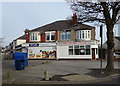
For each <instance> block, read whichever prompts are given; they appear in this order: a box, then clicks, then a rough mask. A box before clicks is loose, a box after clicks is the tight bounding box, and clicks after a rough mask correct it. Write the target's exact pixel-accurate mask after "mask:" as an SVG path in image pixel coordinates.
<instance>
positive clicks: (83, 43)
mask: <svg viewBox="0 0 120 86" xmlns="http://www.w3.org/2000/svg"><path fill="white" fill-rule="evenodd" d="M76 44H82V45H86V44H89V45H95V44H97V43H96V42H95V41H94V42H93V41H92V42H68V43H59V44H58V45H76Z"/></svg>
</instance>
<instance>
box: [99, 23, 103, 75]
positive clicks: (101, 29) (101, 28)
mask: <svg viewBox="0 0 120 86" xmlns="http://www.w3.org/2000/svg"><path fill="white" fill-rule="evenodd" d="M102 35H103V25H101V26H100V37H101V50H100V70H101V73H102V74H103V71H102V56H103V54H102V41H103V40H102V38H103V37H102Z"/></svg>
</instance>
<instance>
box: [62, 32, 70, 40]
mask: <svg viewBox="0 0 120 86" xmlns="http://www.w3.org/2000/svg"><path fill="white" fill-rule="evenodd" d="M61 39H62V40H70V31H67V32H62V33H61Z"/></svg>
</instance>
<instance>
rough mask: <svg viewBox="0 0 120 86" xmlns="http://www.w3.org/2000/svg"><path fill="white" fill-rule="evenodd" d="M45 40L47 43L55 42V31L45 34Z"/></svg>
mask: <svg viewBox="0 0 120 86" xmlns="http://www.w3.org/2000/svg"><path fill="white" fill-rule="evenodd" d="M47 34H49V40H47ZM53 34H54V39H53V40H52V35H53ZM45 40H46V41H55V31H48V32H45Z"/></svg>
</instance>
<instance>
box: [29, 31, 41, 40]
mask: <svg viewBox="0 0 120 86" xmlns="http://www.w3.org/2000/svg"><path fill="white" fill-rule="evenodd" d="M30 41H40V35H39V32H31V33H30Z"/></svg>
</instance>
